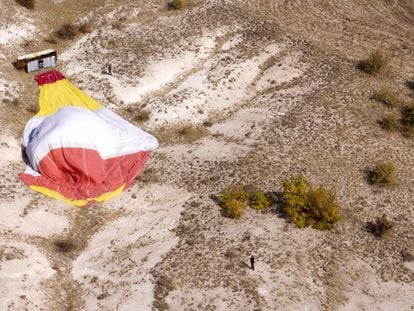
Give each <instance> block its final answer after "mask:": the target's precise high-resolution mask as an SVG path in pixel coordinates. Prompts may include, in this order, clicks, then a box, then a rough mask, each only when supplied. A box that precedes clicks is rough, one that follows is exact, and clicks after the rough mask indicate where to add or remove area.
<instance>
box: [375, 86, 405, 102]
mask: <svg viewBox="0 0 414 311" xmlns="http://www.w3.org/2000/svg"><path fill="white" fill-rule="evenodd" d="M371 98H372V99H373V100H376V101H378V102H380V103H382V104H383V105H385V106H387V107H396V106H398V105H399V102H400V101H399V98H398V96H397V94H395V93H394V92H392V91H391V90H390V89H388V88H381V89H380V90H378V91H376V92H374V94H372V97H371Z"/></svg>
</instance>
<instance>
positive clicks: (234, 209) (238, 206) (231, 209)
mask: <svg viewBox="0 0 414 311" xmlns="http://www.w3.org/2000/svg"><path fill="white" fill-rule="evenodd" d="M244 207H245V205H244V203H243V202H240V201H238V200H235V199H233V200H230V201H228V202H227V203H226V205H225V207H224V209H225V210H226V213H227V215H228V216H229V217H230V218H233V219H238V218H241V217H242V216H243V215H244Z"/></svg>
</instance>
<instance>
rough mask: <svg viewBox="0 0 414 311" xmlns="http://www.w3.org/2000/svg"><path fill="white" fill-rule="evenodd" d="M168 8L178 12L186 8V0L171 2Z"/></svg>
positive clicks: (173, 0)
mask: <svg viewBox="0 0 414 311" xmlns="http://www.w3.org/2000/svg"><path fill="white" fill-rule="evenodd" d="M168 6H169V8H171V9H174V10H180V9H183V8H185V7H186V6H187V1H186V0H172V1H171V2H170V3H169V5H168Z"/></svg>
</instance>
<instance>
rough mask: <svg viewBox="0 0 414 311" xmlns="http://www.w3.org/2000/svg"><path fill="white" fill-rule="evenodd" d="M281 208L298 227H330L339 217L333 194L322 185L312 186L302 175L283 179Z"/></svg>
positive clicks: (320, 228) (338, 209)
mask: <svg viewBox="0 0 414 311" xmlns="http://www.w3.org/2000/svg"><path fill="white" fill-rule="evenodd" d="M282 187H283V200H284V205H283V210H284V212H285V213H286V214H288V215H289V216H290V218H291V220H292V222H293V223H294V224H295V225H296V226H297V227H299V228H303V227H306V226H312V227H314V228H315V229H319V230H326V229H330V228H331V227H332V226H333V224H334V223H335V222H337V221H338V220H339V219H340V206H339V203H338V201H337V200H336V196H335V194H334V193H333V192H332V191H331V190H327V189H325V188H324V187H323V186H319V187H317V188H314V186H313V185H311V184H310V183H309V182H308V181H306V179H305V178H304V177H303V176H296V177H292V178H290V179H287V180H284V181H283V183H282Z"/></svg>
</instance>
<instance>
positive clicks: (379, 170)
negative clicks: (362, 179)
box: [367, 161, 397, 187]
mask: <svg viewBox="0 0 414 311" xmlns="http://www.w3.org/2000/svg"><path fill="white" fill-rule="evenodd" d="M367 179H368V182H369V183H370V184H375V185H379V186H384V187H393V186H395V185H396V184H397V177H396V167H395V165H394V163H392V162H382V161H380V162H378V163H377V164H376V165H375V167H374V168H372V169H371V170H368V172H367Z"/></svg>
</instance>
